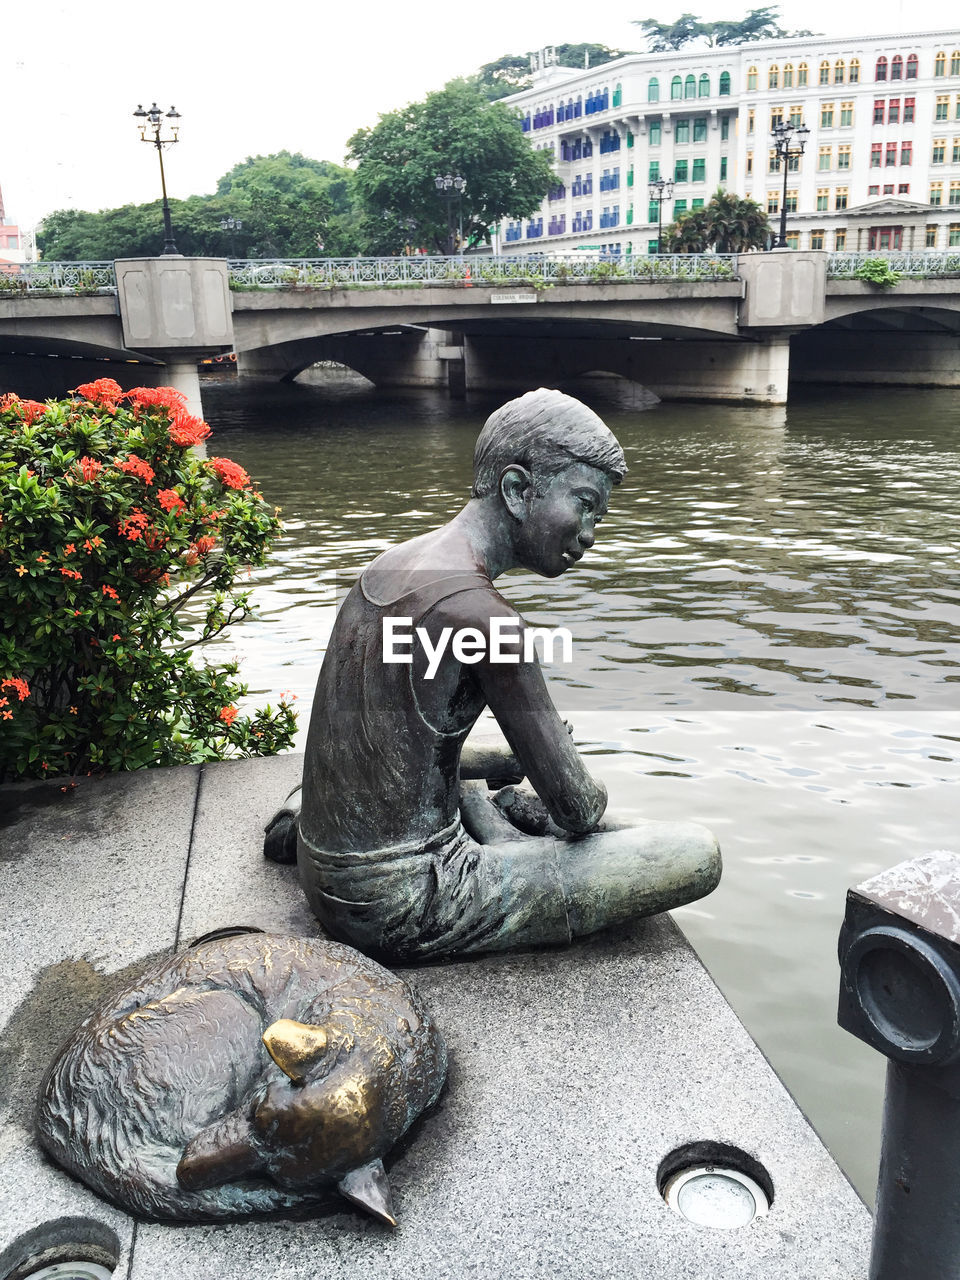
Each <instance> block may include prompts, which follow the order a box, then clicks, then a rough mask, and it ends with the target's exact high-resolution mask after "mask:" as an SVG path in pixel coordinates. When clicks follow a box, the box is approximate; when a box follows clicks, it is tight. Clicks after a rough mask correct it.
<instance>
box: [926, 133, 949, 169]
mask: <svg viewBox="0 0 960 1280" xmlns="http://www.w3.org/2000/svg"><path fill="white" fill-rule="evenodd" d="M946 149H947V140H946V138H934V140H933V151H932V152H931V153H930V163H931V164H943V153H944V152H945V151H946Z"/></svg>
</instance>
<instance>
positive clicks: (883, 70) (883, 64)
mask: <svg viewBox="0 0 960 1280" xmlns="http://www.w3.org/2000/svg"><path fill="white" fill-rule="evenodd" d="M886 78H887V60H886V58H884V57H882V56H881V57H879V58H878V59H877V72H876V75H875V76H874V79H875V80H886Z"/></svg>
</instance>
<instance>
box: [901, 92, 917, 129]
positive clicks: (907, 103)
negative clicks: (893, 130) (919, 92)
mask: <svg viewBox="0 0 960 1280" xmlns="http://www.w3.org/2000/svg"><path fill="white" fill-rule="evenodd" d="M916 104H917V100H916V98H904V100H903V123H904V124H913V117H914V112H915V110H916Z"/></svg>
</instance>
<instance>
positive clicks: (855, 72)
mask: <svg viewBox="0 0 960 1280" xmlns="http://www.w3.org/2000/svg"><path fill="white" fill-rule="evenodd" d="M849 80H850V83H851V84H859V83H860V59H859V58H851V59H850V76H849Z"/></svg>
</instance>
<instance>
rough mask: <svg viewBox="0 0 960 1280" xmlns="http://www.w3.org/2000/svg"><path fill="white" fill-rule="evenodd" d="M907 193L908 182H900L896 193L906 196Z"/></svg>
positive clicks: (908, 191)
mask: <svg viewBox="0 0 960 1280" xmlns="http://www.w3.org/2000/svg"><path fill="white" fill-rule="evenodd" d="M909 194H910V183H909V182H901V183H900V185H899V186H898V187H897V195H900V196H908V195H909Z"/></svg>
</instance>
